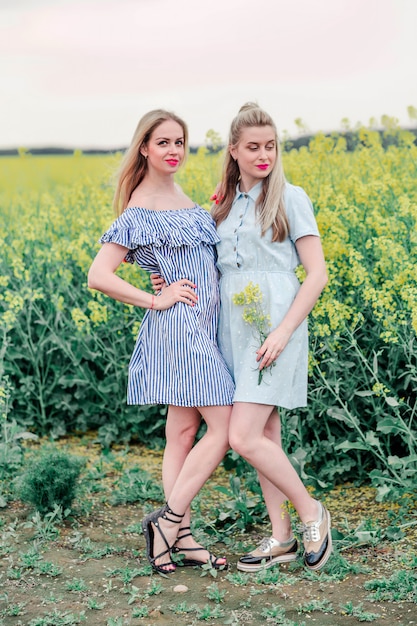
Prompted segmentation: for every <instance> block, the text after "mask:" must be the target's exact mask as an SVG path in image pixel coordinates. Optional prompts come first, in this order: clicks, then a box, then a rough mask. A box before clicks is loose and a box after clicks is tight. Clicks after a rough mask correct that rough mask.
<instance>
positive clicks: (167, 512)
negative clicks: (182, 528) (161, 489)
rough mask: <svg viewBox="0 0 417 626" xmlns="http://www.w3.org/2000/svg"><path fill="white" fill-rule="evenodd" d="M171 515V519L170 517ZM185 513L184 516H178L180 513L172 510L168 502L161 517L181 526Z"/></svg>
mask: <svg viewBox="0 0 417 626" xmlns="http://www.w3.org/2000/svg"><path fill="white" fill-rule="evenodd" d="M168 515H170V516H171V517H168ZM184 515H185V513H183V514H182V515H178V513H174V511H173V510H172V509H171V508H170V506H169V504H168V502H167V503H166V504H165V506H164V507H163V509H162V511H161V517H163V518H164V519H166V520H167V521H168V522H172V523H173V524H181V520H182V518H183V517H184ZM172 517H177V518H178V519H172Z"/></svg>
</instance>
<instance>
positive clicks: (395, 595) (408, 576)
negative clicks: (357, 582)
mask: <svg viewBox="0 0 417 626" xmlns="http://www.w3.org/2000/svg"><path fill="white" fill-rule="evenodd" d="M364 587H365V589H367V590H369V591H372V594H371V595H370V596H369V599H370V600H372V601H373V602H380V601H381V600H386V601H388V602H414V604H417V571H415V570H414V571H413V570H412V571H409V570H400V571H397V572H394V573H393V574H392V575H391V576H390V577H389V578H377V579H376V580H368V581H366V582H365V584H364Z"/></svg>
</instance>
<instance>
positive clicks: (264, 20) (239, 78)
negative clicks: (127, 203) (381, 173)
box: [0, 0, 417, 148]
mask: <svg viewBox="0 0 417 626" xmlns="http://www.w3.org/2000/svg"><path fill="white" fill-rule="evenodd" d="M0 89H1V92H0V93H1V95H0V148H5V147H16V146H22V147H28V148H30V147H38V146H46V145H48V146H50V145H60V146H68V147H79V148H88V147H104V148H113V147H120V146H125V145H127V144H128V143H129V142H130V140H131V137H132V135H133V131H134V129H135V127H136V124H137V121H138V119H139V118H140V117H141V115H142V114H143V113H145V112H146V111H148V110H149V109H152V108H168V109H172V110H174V111H175V112H176V113H178V114H179V115H180V116H182V117H184V118H185V120H186V121H187V122H188V125H189V129H190V140H191V143H192V144H198V143H202V142H204V137H205V134H206V132H207V130H209V129H210V128H213V129H214V130H216V131H217V132H219V133H220V134H221V136H222V137H223V138H224V139H226V136H227V130H228V125H229V123H230V121H231V119H232V117H233V116H234V115H235V113H236V112H237V110H238V108H239V107H240V105H241V104H243V103H244V102H246V101H248V100H255V101H257V102H258V103H259V104H260V105H261V106H263V107H264V108H265V109H267V110H268V111H269V112H270V113H271V114H272V115H273V117H274V119H275V121H276V123H277V126H278V129H279V130H280V131H281V132H282V131H286V132H288V133H289V134H290V135H294V134H295V133H296V130H297V128H296V125H295V124H294V120H295V119H296V118H301V119H302V120H303V121H304V122H305V123H306V125H307V126H308V127H309V128H310V130H312V131H317V130H324V131H325V130H332V129H338V128H340V121H341V119H342V118H344V117H347V118H349V119H350V121H351V122H352V124H355V123H356V122H358V121H360V122H363V123H365V124H366V123H368V122H369V119H370V118H371V117H375V118H377V119H380V117H381V115H384V114H387V115H390V116H394V117H397V118H398V119H399V121H400V123H402V124H403V125H406V124H408V122H409V120H408V116H407V106H409V105H412V106H415V107H417V0H263V1H262V2H260V1H259V0H258V1H256V0H206V1H204V0H176V1H175V2H173V1H172V0H171V1H169V0H0Z"/></svg>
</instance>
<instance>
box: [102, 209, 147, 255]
mask: <svg viewBox="0 0 417 626" xmlns="http://www.w3.org/2000/svg"><path fill="white" fill-rule="evenodd" d="M141 241H143V232H141V229H140V220H138V216H137V215H136V214H135V212H134V211H128V210H126V211H124V212H123V213H122V214H121V215H120V217H118V218H117V219H116V220H115V221H114V222H113V224H112V225H111V226H110V228H109V229H108V230H106V232H105V233H103V235H102V236H101V237H100V239H99V243H117V244H119V245H120V246H123V247H124V248H128V249H129V252H128V253H127V254H126V257H125V260H126V261H127V262H129V263H134V262H135V259H134V256H133V254H132V252H133V251H134V250H136V248H137V247H138V246H139V245H140V242H141Z"/></svg>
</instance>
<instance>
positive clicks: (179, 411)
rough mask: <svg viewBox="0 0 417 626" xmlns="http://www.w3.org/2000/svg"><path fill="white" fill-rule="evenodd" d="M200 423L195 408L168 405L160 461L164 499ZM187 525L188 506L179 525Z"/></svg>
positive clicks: (167, 495) (166, 497)
mask: <svg viewBox="0 0 417 626" xmlns="http://www.w3.org/2000/svg"><path fill="white" fill-rule="evenodd" d="M200 423H201V415H200V413H199V412H198V410H197V409H195V408H191V407H181V406H170V407H168V415H167V422H166V427H165V434H166V445H165V450H164V458H163V461H162V483H163V485H164V492H165V499H166V500H169V496H170V495H171V491H172V488H173V486H174V485H175V481H176V480H177V477H178V474H179V473H180V471H181V469H182V466H183V465H184V461H185V459H186V458H187V455H188V453H189V452H190V450H191V449H192V447H193V445H194V441H195V437H196V434H197V431H198V428H199V426H200ZM189 525H190V509H189V508H188V509H187V511H186V512H185V515H184V519H183V520H182V522H181V526H189Z"/></svg>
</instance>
